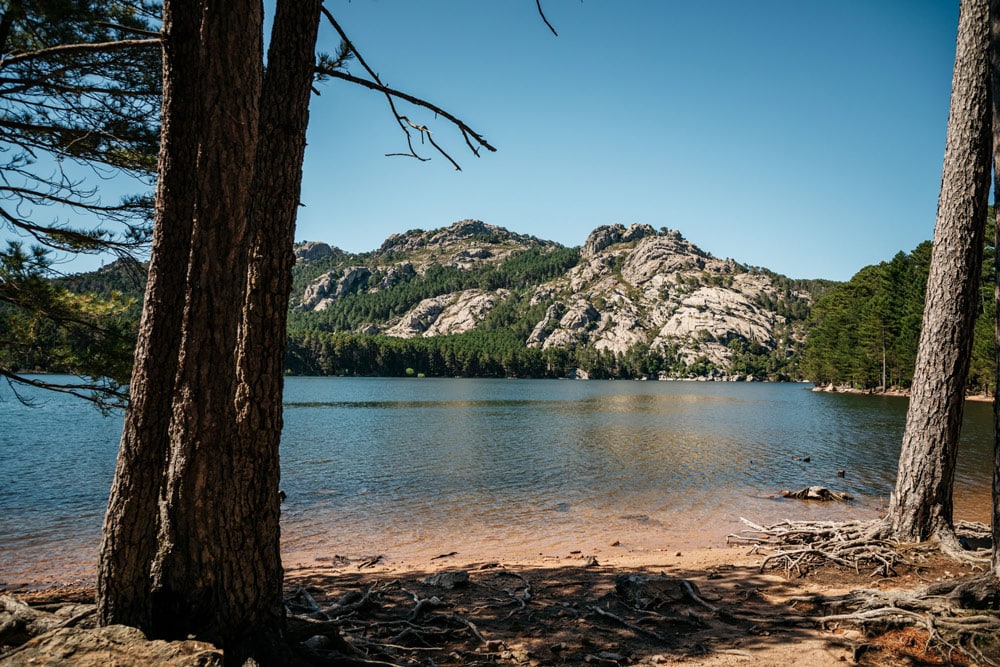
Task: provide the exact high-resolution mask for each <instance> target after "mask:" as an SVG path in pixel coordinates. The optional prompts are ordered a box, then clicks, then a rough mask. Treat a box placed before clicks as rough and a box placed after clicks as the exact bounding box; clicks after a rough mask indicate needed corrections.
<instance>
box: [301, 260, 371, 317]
mask: <svg viewBox="0 0 1000 667" xmlns="http://www.w3.org/2000/svg"><path fill="white" fill-rule="evenodd" d="M371 275H372V272H371V269H369V268H367V267H365V266H352V267H349V268H347V269H345V270H344V271H343V272H340V271H331V272H330V273H324V274H323V275H322V276H320V277H319V278H317V279H316V280H314V281H313V282H311V283H309V286H308V287H306V290H305V292H304V293H303V295H302V302H301V304H300V305H299V308H298V309H299V310H300V311H302V310H313V311H321V310H325V309H326V308H328V307H329V306H330V304H331V303H332V302H333V301H335V300H337V299H340V298H342V297H345V296H347V295H348V294H353V293H354V292H357V291H358V290H359V289H361V288H362V287H365V286H366V285H367V284H368V279H369V278H370V277H371Z"/></svg>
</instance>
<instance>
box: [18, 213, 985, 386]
mask: <svg viewBox="0 0 1000 667" xmlns="http://www.w3.org/2000/svg"><path fill="white" fill-rule="evenodd" d="M461 224H462V223H456V225H453V226H452V227H450V228H444V229H442V230H433V231H431V232H424V231H422V230H412V231H410V232H407V233H406V234H398V235H395V236H394V237H392V238H390V239H389V240H387V241H386V243H384V244H383V246H382V247H381V248H379V249H378V250H376V251H373V252H369V253H364V254H349V253H345V252H342V251H339V250H338V249H336V248H330V247H329V246H326V245H325V244H316V243H305V244H300V245H299V246H298V248H299V251H298V262H297V264H296V267H295V271H294V284H293V296H292V302H291V303H292V306H291V309H290V312H289V325H288V353H287V360H286V368H287V372H288V373H289V374H296V375H378V376H406V375H426V376H446V377H450V376H462V377H535V378H538V377H564V376H566V375H567V374H578V376H580V377H589V378H593V379H601V378H621V379H634V378H650V379H656V378H704V379H757V380H761V379H768V380H807V381H811V382H814V383H816V384H817V385H822V386H827V385H833V386H835V387H840V388H845V387H849V388H853V389H859V390H879V389H881V388H886V389H902V390H905V389H906V388H907V387H908V386H909V383H910V380H911V378H912V372H913V363H914V358H915V355H916V346H917V341H918V338H919V332H920V318H921V313H922V309H923V298H924V294H923V293H924V285H925V284H926V280H927V268H928V264H929V261H930V242H925V243H922V244H920V245H919V246H918V247H917V248H915V249H914V250H912V251H911V252H909V253H904V252H900V253H898V254H897V255H896V256H895V257H893V258H892V259H891V260H889V261H887V262H882V263H880V264H877V265H872V266H867V267H864V268H863V269H861V270H860V271H859V272H858V273H857V274H856V275H855V276H854V277H853V278H851V280H849V281H847V282H845V283H833V282H830V281H802V280H793V279H789V278H786V277H784V276H781V275H778V274H775V273H773V272H770V271H767V270H766V269H756V268H755V269H749V268H747V267H743V266H742V265H737V264H735V263H732V266H731V267H729V268H725V267H724V268H723V269H721V271H722V272H721V273H720V272H718V271H716V272H713V271H712V270H711V267H709V268H708V269H706V268H699V267H698V263H699V262H700V263H701V264H702V265H704V266H708V265H706V264H705V262H704V261H703V259H702V258H700V257H699V256H698V254H699V253H701V254H702V255H703V256H704V258H708V259H714V258H711V256H710V255H708V254H707V253H702V251H700V250H698V249H693V250H691V252H692V253H693V254H692V256H691V257H688V258H687V259H688V260H692V259H693V262H694V263H693V264H691V266H679V267H678V268H677V270H676V273H675V275H673V276H672V277H671V278H670V281H669V285H670V286H669V287H667V288H664V287H661V288H660V293H661V294H662V295H663V296H664V297H665V298H666V299H667V301H669V298H670V294H669V293H670V292H671V291H672V292H673V296H674V302H672V305H670V306H669V308H672V309H674V310H675V311H676V310H678V309H681V308H684V304H685V303H687V304H690V303H696V308H697V309H698V310H700V311H702V313H703V314H704V313H707V314H709V315H711V316H712V317H714V318H720V317H724V314H723V313H713V312H712V311H713V309H722V310H729V311H731V307H730V306H725V305H720V303H713V302H712V301H711V299H709V300H707V301H706V300H702V301H697V298H696V297H694V296H692V295H694V294H696V293H698V292H699V290H703V289H705V290H710V289H714V288H720V289H721V288H727V286H728V287H732V285H733V280H734V275H747V276H755V280H761V281H765V284H766V287H767V288H766V289H761V290H759V291H756V292H755V293H754V296H753V299H752V301H753V303H752V304H751V305H750V308H752V309H753V310H754V311H759V312H766V313H770V314H771V317H772V319H773V320H774V338H773V340H767V339H764V338H761V337H760V336H759V335H758V336H757V337H756V338H755V337H754V330H753V329H748V330H746V332H744V333H741V332H740V330H739V328H738V327H732V326H730V328H731V329H732V330H727V331H724V332H722V333H719V332H718V331H716V332H714V333H713V331H712V330H710V329H709V328H707V327H702V328H700V330H698V331H696V332H692V334H693V335H691V336H688V337H687V338H683V337H676V338H674V339H671V340H666V339H664V338H662V337H660V338H657V332H656V331H655V330H646V331H642V332H641V334H642V336H641V338H640V339H638V340H635V341H630V340H626V341H625V343H626V344H624V345H622V344H619V345H617V346H616V345H612V344H608V343H607V341H606V340H604V339H601V338H600V337H599V335H597V334H600V333H601V331H603V330H604V329H608V327H610V326H614V324H615V319H616V318H618V319H620V318H621V317H622V308H621V307H620V306H619V305H616V304H618V302H625V301H626V300H628V299H631V301H629V302H628V303H629V307H632V305H634V304H635V303H638V304H639V305H640V307H641V308H642V309H647V310H648V309H650V308H651V307H657V306H651V305H650V304H649V303H648V302H646V301H643V300H642V298H641V295H640V294H639V292H640V291H641V290H640V289H639V288H638V287H636V285H634V284H631V283H629V282H628V280H626V279H625V278H623V276H622V267H623V266H624V265H625V263H626V262H627V261H629V257H630V255H629V254H628V253H630V252H632V251H634V249H635V246H636V245H637V244H638V242H639V241H640V240H641V239H631V240H630V239H628V238H626V240H624V241H622V240H621V239H615V238H611V239H610V243H608V245H607V246H604V247H600V248H596V249H595V248H594V247H591V248H590V250H589V251H588V250H587V248H588V246H587V245H586V244H585V245H584V246H583V248H579V247H576V248H567V247H563V246H560V245H558V244H555V243H551V242H547V241H542V240H539V239H537V238H534V237H530V236H525V235H518V234H513V233H511V232H508V231H507V230H503V229H501V228H495V227H492V226H489V225H484V224H483V223H477V224H476V225H474V226H473V227H469V228H468V229H465V230H464V231H462V230H461V229H459V231H458V232H457V234H456V231H455V230H456V228H457V226H459V225H461ZM466 225H468V223H466ZM617 227H620V226H617ZM639 227H640V226H633V227H632V228H629V229H638V228H639ZM601 229H611V230H616V228H615V227H608V228H601ZM650 229H651V228H650ZM449 230H451V232H449ZM598 232H600V230H598ZM598 232H595V234H598ZM449 233H450V234H451V236H449ZM614 233H617V234H619V236H621V235H622V234H624V235H625V237H627V236H628V233H629V232H628V230H625V229H624V228H621V229H618V230H617V231H614ZM665 233H666V234H668V235H670V234H672V235H676V236H677V237H678V238H680V242H682V243H686V242H685V241H683V237H680V235H679V234H677V233H676V232H667V231H666V230H661V231H660V232H659V233H656V232H652V237H654V238H662V237H663V236H664V234H665ZM642 234H647V235H648V234H650V232H649V231H644V232H642V233H641V234H638V236H642ZM591 236H592V238H591V239H588V243H591V244H593V243H594V241H593V239H594V235H591ZM668 238H672V237H669V236H668ZM607 242H608V239H605V241H604V242H603V243H607ZM598 245H601V242H599V243H598ZM691 248H693V246H691ZM317 249H318V250H317ZM616 250H617V251H618V253H619V254H612V255H607V256H604V255H605V254H606V253H609V252H611V251H616ZM588 252H589V255H590V259H591V260H594V259H595V258H597V259H599V260H600V261H599V262H598V264H597V265H596V266H598V269H596V271H597V272H598V273H600V274H601V276H602V279H611V280H614V281H616V282H615V284H614V289H613V290H611V291H610V292H608V291H605V292H600V291H599V290H598V291H596V292H595V291H594V290H591V291H590V292H587V289H588V288H587V286H586V285H584V284H583V283H581V281H580V280H579V279H578V278H577V279H574V280H571V281H570V283H565V276H567V275H568V274H570V273H571V272H572V271H577V272H578V273H580V272H581V271H582V269H581V263H585V262H586V258H584V257H583V255H584V254H587V253H588ZM685 252H686V250H685ZM986 256H987V262H988V263H989V264H990V265H991V263H992V253H991V252H989V251H988V252H987V253H986ZM660 259H661V260H662V258H660ZM671 261H676V258H674V259H672V260H671ZM716 261H717V260H716ZM689 263H690V262H689ZM137 268H138V267H135V266H134V265H130V264H129V263H128V262H126V261H121V262H116V263H114V264H111V265H109V266H107V267H104V268H102V269H101V270H99V271H95V272H90V273H83V274H76V275H71V276H67V277H65V278H61V279H58V280H55V281H48V282H46V283H45V284H46V289H50V290H55V291H56V292H57V293H58V292H61V291H62V290H64V289H65V290H67V291H66V294H67V295H68V296H67V298H70V297H69V295H87V296H86V298H87V299H89V300H91V301H92V302H93V303H95V304H101V303H106V304H108V305H107V306H106V307H107V308H109V310H108V312H109V313H113V314H114V318H115V319H114V322H117V324H116V325H115V329H114V331H116V332H117V336H119V338H120V339H123V342H122V343H121V344H118V345H115V344H112V343H111V342H109V341H108V340H103V341H96V342H95V341H87V340H86V337H85V336H76V337H74V336H71V335H70V336H67V335H66V333H65V332H61V331H60V330H58V329H57V328H54V327H48V328H46V327H35V328H32V327H31V326H30V323H28V322H25V321H24V316H23V314H21V315H16V314H14V313H13V311H12V310H9V309H6V310H5V309H3V308H2V307H0V327H2V328H3V330H4V332H5V333H8V334H12V333H14V332H19V333H18V334H17V335H18V338H19V340H21V341H22V342H23V341H28V340H30V342H31V344H30V345H23V344H22V345H19V346H16V347H15V346H7V347H5V348H3V349H2V350H0V363H2V364H3V365H4V366H5V367H8V368H11V369H13V370H15V371H19V372H24V371H32V370H44V371H56V372H69V373H81V374H85V375H86V374H88V371H89V370H90V369H91V368H93V366H86V365H84V364H83V363H81V360H82V359H84V358H86V357H87V355H90V356H91V357H92V358H94V357H96V358H98V360H100V359H101V358H102V357H101V356H100V355H104V356H105V357H106V356H107V355H108V354H113V355H114V359H115V360H116V363H117V364H118V365H119V366H120V365H121V364H122V362H121V361H117V360H121V359H127V357H128V354H127V352H126V350H127V349H128V347H129V346H130V345H131V340H132V338H133V337H134V332H135V329H136V325H137V321H138V315H139V306H140V305H141V293H142V275H143V274H142V271H141V269H139V270H137ZM659 268H660V269H662V268H663V267H662V266H660V267H659ZM690 268H694V269H696V270H695V271H693V272H692V271H687V270H686V269H690ZM586 271H591V272H593V271H595V269H593V268H592V267H591V268H588V269H586ZM586 271H584V272H586ZM726 271H732V273H726ZM991 271H992V269H991V266H987V270H986V271H984V275H987V276H988V275H991ZM345 278H348V279H349V280H348V281H347V282H348V283H352V281H353V284H345ZM324 280H325V281H326V282H325V284H324ZM560 280H563V283H565V284H562V283H560V282H559V281H560ZM317 285H319V287H317ZM324 285H325V287H324ZM546 285H548V286H549V287H541V286H546ZM553 285H554V286H555V287H552V286H553ZM324 289H325V290H326V292H324V291H323V290H324ZM554 289H563V290H564V291H572V289H578V290H581V293H580V294H577V295H572V294H569V293H567V294H565V295H564V298H563V299H562V301H554V299H556V297H553V296H552V295H548V298H539V295H540V294H543V293H544V292H546V291H550V292H551V291H552V290H554ZM338 290H339V292H338ZM990 291H991V289H990V287H989V286H988V285H986V284H984V285H983V290H982V295H983V296H982V300H981V313H980V317H979V320H978V324H977V334H976V344H975V349H974V354H973V359H972V364H971V366H972V370H971V373H970V380H969V391H970V392H989V391H992V382H991V379H990V378H991V377H992V373H993V361H992V342H991V338H992V337H991V332H990V328H991V321H992V312H993V305H992V299H991V298H990V296H991V295H990ZM327 292H328V293H327ZM452 295H466V296H469V295H471V296H472V297H477V298H478V299H479V301H476V299H472V301H473V305H474V306H475V305H476V304H477V303H478V304H479V306H482V304H481V303H479V302H482V301H484V300H485V303H486V305H485V307H480V308H479V310H476V309H475V308H473V310H475V312H473V313H472V315H471V316H470V315H469V313H465V315H466V316H469V317H471V318H472V320H474V322H472V325H471V326H470V324H469V322H466V323H465V326H464V327H463V326H458V327H453V328H452V330H449V329H448V328H447V327H445V328H443V329H442V328H441V327H440V326H438V328H437V330H436V329H435V328H434V323H433V321H431V322H430V326H427V319H428V318H430V320H433V318H434V317H439V316H440V315H441V312H440V311H442V310H443V311H445V313H444V314H445V315H447V308H448V307H449V306H448V305H447V304H446V305H445V306H444V307H442V306H441V304H442V303H444V302H447V300H448V299H453V300H454V301H455V302H456V303H457V304H458V305H459V306H461V305H462V304H463V303H465V302H463V301H461V299H458V298H457V297H453V296H452ZM574 296H576V297H583V299H584V300H585V301H586V304H585V307H584V308H583V310H580V309H579V308H577V306H578V304H577V303H576V302H574V301H572V299H573V298H574ZM72 298H77V299H78V298H80V296H73V297H72ZM310 298H311V299H312V303H309V302H308V300H309V299H310ZM698 298H700V297H698ZM442 299H443V300H444V302H443V301H442ZM677 299H680V301H677ZM685 299H686V300H685ZM692 299H695V301H692ZM616 300H617V301H616ZM318 303H320V304H321V305H319V307H317V304H318ZM428 303H431V304H432V305H433V304H437V305H436V309H437V310H438V311H439V312H437V313H435V312H434V309H431V310H430V311H429V312H430V314H429V315H428V314H427V312H426V308H425V309H424V310H421V309H420V306H421V304H425V305H426V304H428ZM553 303H556V304H557V305H558V307H554V306H553ZM574 308H577V310H579V311H580V312H582V313H583V315H582V316H581V317H580V318H579V319H580V322H579V323H578V324H580V325H581V326H579V327H578V328H577V330H576V333H574V334H573V335H572V336H569V337H563V338H560V337H559V336H556V337H555V338H552V340H553V341H555V342H554V344H544V342H539V341H540V340H542V339H544V336H545V335H546V333H547V332H548V333H551V332H553V331H555V330H557V329H559V327H560V323H561V322H562V321H563V320H566V319H567V318H571V316H572V315H573V314H574V313H577V311H576V310H573V309H574ZM748 312H749V311H748ZM414 313H416V314H417V315H419V316H420V317H423V318H424V321H421V322H418V323H417V325H416V326H417V330H416V333H414V332H413V331H411V332H408V333H400V329H399V323H400V322H402V321H403V320H405V319H406V317H407V316H408V314H409V316H410V318H411V320H412V319H414V318H416V319H418V320H419V317H417V315H413V314H414ZM577 314H579V313H577ZM642 316H643V314H640V315H639V317H637V318H636V322H635V323H633V324H634V325H635V326H636V327H640V326H641V325H642V322H641V320H642ZM439 319H440V317H439ZM470 321H471V320H470ZM543 324H544V326H542V325H543ZM695 324H697V321H696V322H695ZM393 325H395V328H393ZM421 326H424V327H425V330H423V331H420V330H419V329H420V327H421ZM608 330H609V331H610V329H608ZM595 332H596V333H595ZM533 336H534V338H533ZM574 336H575V337H574ZM557 339H558V340H557ZM602 340H604V342H602ZM530 341H534V343H531V342H530ZM102 348H104V350H103V351H102ZM126 371H127V368H125V369H122V368H119V370H118V371H117V372H116V374H117V375H118V376H119V377H127V372H126Z"/></svg>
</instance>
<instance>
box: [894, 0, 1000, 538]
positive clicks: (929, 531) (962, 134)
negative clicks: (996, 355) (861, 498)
mask: <svg viewBox="0 0 1000 667" xmlns="http://www.w3.org/2000/svg"><path fill="white" fill-rule="evenodd" d="M988 17H989V4H988V0H963V1H962V3H961V9H960V16H959V26H958V40H957V47H956V55H955V70H954V76H953V79H952V93H951V109H950V112H949V117H948V137H947V142H946V146H945V158H944V169H943V172H942V177H941V193H940V196H939V199H938V213H937V222H936V224H935V229H934V249H933V252H932V256H931V266H930V274H929V276H928V280H927V298H926V301H925V305H924V317H923V326H922V330H921V333H920V344H919V346H918V350H917V362H916V368H915V370H914V377H913V387H912V391H911V396H910V406H909V410H908V412H907V416H906V430H905V432H904V435H903V444H902V452H901V454H900V459H899V470H898V474H897V478H896V488H895V491H894V493H893V494H892V499H891V501H890V504H889V513H888V516H887V521H888V526H889V529H890V531H891V532H892V534H893V536H894V537H895V538H897V539H901V540H908V541H919V540H924V539H927V538H929V537H931V536H934V535H938V536H941V537H947V536H950V535H951V534H952V531H953V529H952V488H953V485H954V476H955V459H956V454H957V448H958V438H959V432H960V429H961V424H962V410H963V406H964V400H965V382H966V378H967V377H968V371H969V355H970V353H971V346H972V330H973V323H974V321H975V314H976V300H977V290H978V287H979V277H980V270H981V265H982V248H983V238H984V229H985V226H986V224H985V223H986V210H987V200H988V196H989V187H990V144H991V124H990V118H991V111H992V109H991V103H990V69H989V18H988Z"/></svg>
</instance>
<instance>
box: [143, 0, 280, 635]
mask: <svg viewBox="0 0 1000 667" xmlns="http://www.w3.org/2000/svg"><path fill="white" fill-rule="evenodd" d="M165 4H170V3H169V2H168V3H165ZM196 4H201V3H196ZM262 11H263V8H262V7H261V6H260V3H257V2H247V1H246V0H217V1H215V2H212V3H205V4H204V5H203V10H202V12H203V13H202V21H201V31H200V34H199V36H200V39H201V45H202V48H201V54H202V57H201V63H200V67H199V68H198V70H196V71H183V70H180V69H178V70H177V71H175V72H173V76H175V77H176V78H178V79H183V78H184V77H188V76H198V77H199V78H200V79H201V89H200V93H201V94H200V99H199V100H198V104H197V106H196V107H195V108H194V109H191V110H188V111H189V112H190V111H195V112H196V113H197V115H198V117H199V119H200V121H201V134H200V138H199V148H200V150H199V156H198V165H197V170H196V174H195V183H194V186H195V197H196V198H195V211H194V224H193V226H192V229H191V252H190V258H189V260H188V264H187V267H188V275H187V285H186V302H185V307H184V320H183V337H182V340H181V347H180V351H179V355H178V367H177V382H176V385H175V388H174V399H173V418H172V420H171V422H170V455H169V465H168V468H167V474H166V480H165V482H166V487H165V491H164V496H163V502H162V503H161V507H160V534H159V545H158V550H157V554H156V558H155V559H154V562H153V567H152V587H153V629H154V633H155V634H157V635H163V636H168V637H183V636H186V635H188V634H194V635H197V636H198V637H199V638H203V639H208V640H209V641H214V642H216V643H221V644H223V646H224V647H226V648H230V647H231V646H233V641H234V639H235V638H238V637H242V636H244V635H245V634H247V633H249V634H250V636H252V635H253V634H254V633H255V632H256V631H258V630H260V629H261V628H269V627H272V626H274V624H275V622H276V619H275V618H271V617H269V615H270V614H271V613H273V610H272V609H266V610H264V609H260V607H259V606H255V605H254V604H253V602H254V598H255V596H256V594H257V593H256V588H257V581H258V577H259V576H260V570H261V567H262V565H261V554H258V553H257V552H256V550H255V546H256V543H255V541H254V539H253V536H254V532H255V523H256V521H257V519H258V517H257V516H256V515H255V514H254V511H255V509H256V508H255V507H254V505H253V503H252V502H250V501H249V498H251V497H252V496H253V495H254V494H255V492H256V490H254V489H252V488H251V487H252V485H253V483H254V481H255V480H254V479H253V475H252V471H253V470H254V468H255V467H256V466H257V465H258V463H257V461H256V460H255V458H254V456H253V455H252V453H250V455H247V452H246V451H245V450H244V449H242V448H241V447H239V445H238V439H237V434H236V429H235V423H236V359H235V354H234V351H235V350H236V345H237V340H238V338H237V334H238V326H239V322H240V318H241V315H242V303H243V295H244V290H245V284H246V283H245V276H246V269H247V263H248V259H247V255H248V250H249V237H248V233H247V230H248V218H249V202H250V184H251V181H252V179H253V168H254V158H255V155H256V151H257V140H258V119H259V103H260V85H261V77H262V63H261V58H260V54H261V52H262V36H261V25H262V22H263V17H262ZM167 75H168V76H171V73H170V72H168V73H167Z"/></svg>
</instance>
